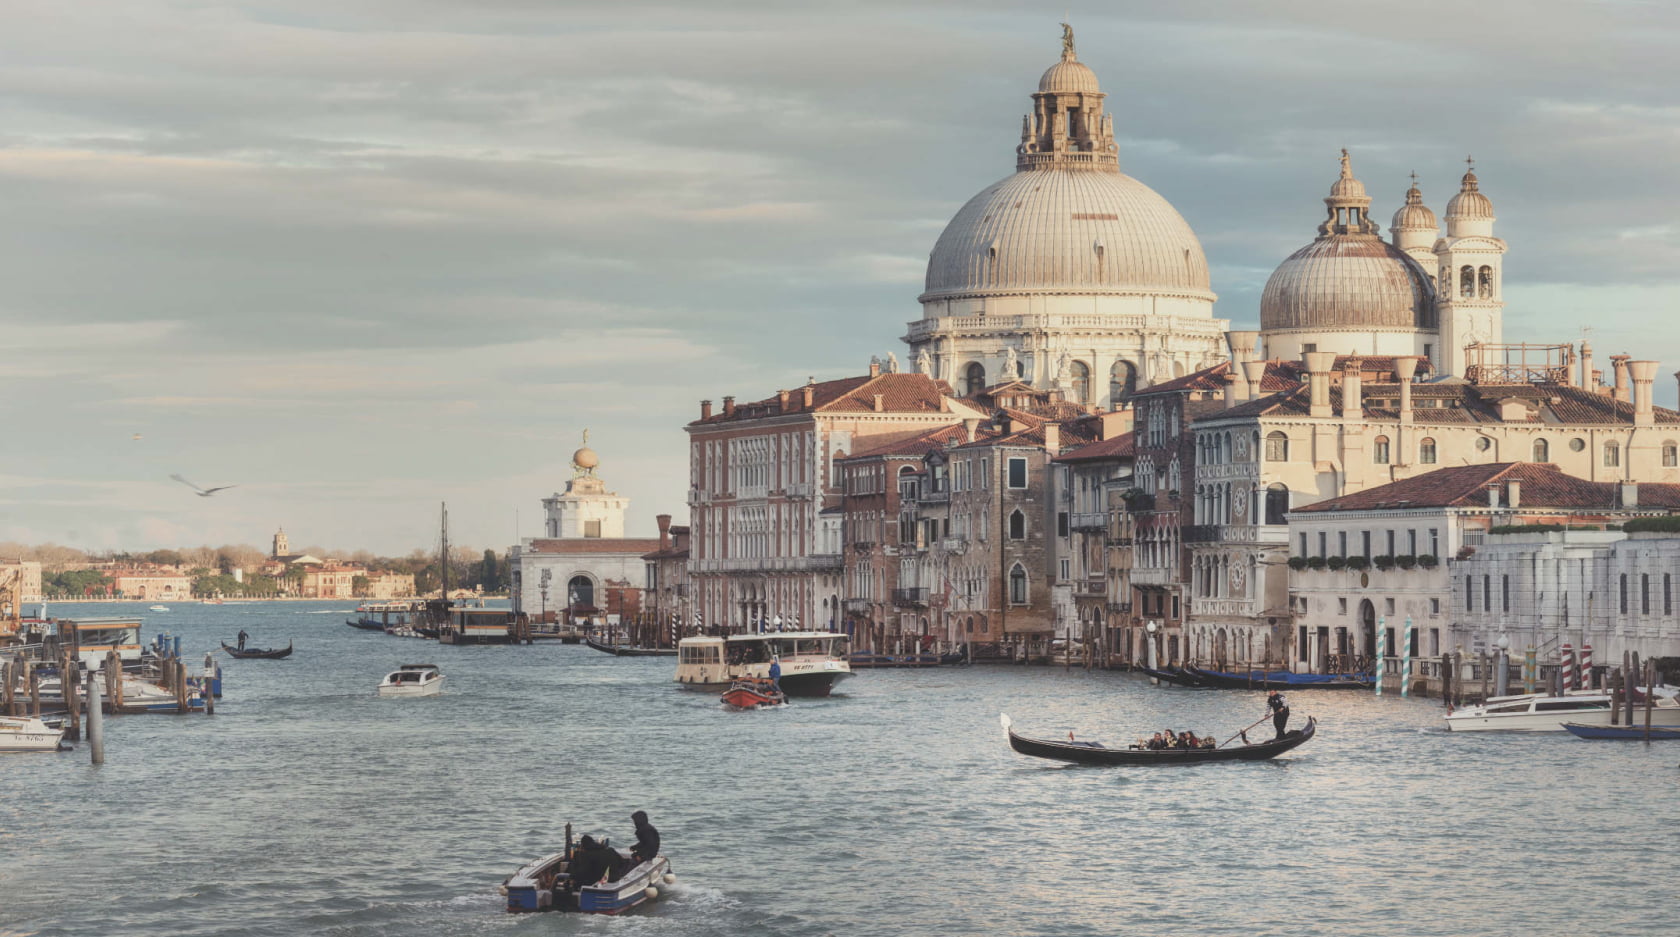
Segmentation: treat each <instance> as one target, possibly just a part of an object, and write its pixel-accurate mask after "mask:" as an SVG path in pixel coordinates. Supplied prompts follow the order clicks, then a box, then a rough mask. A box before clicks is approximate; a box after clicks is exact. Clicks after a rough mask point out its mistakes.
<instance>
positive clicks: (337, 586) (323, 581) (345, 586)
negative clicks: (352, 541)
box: [298, 563, 413, 599]
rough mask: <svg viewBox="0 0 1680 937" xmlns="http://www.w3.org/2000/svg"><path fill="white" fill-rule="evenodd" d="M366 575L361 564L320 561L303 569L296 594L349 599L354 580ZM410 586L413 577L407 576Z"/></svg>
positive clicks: (316, 597)
mask: <svg viewBox="0 0 1680 937" xmlns="http://www.w3.org/2000/svg"><path fill="white" fill-rule="evenodd" d="M365 576H367V569H366V568H365V567H361V566H347V565H341V564H338V563H322V564H321V565H319V566H313V565H312V566H309V567H306V568H305V569H304V571H303V581H302V582H301V583H300V584H299V585H298V595H300V596H302V597H303V598H306V599H349V598H354V597H355V596H356V580H357V579H358V578H362V577H365ZM409 580H410V582H409V584H410V586H412V585H413V577H412V576H411V577H409Z"/></svg>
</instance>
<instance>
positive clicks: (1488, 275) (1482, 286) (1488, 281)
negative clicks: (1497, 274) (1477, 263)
mask: <svg viewBox="0 0 1680 937" xmlns="http://www.w3.org/2000/svg"><path fill="white" fill-rule="evenodd" d="M1476 295H1478V296H1480V297H1481V298H1482V299H1492V298H1493V268H1492V267H1487V266H1484V267H1482V269H1480V270H1478V271H1477V272H1476Z"/></svg>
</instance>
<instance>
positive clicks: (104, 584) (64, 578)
mask: <svg viewBox="0 0 1680 937" xmlns="http://www.w3.org/2000/svg"><path fill="white" fill-rule="evenodd" d="M42 580H43V581H42V587H43V588H44V589H45V590H46V591H48V592H53V593H61V594H64V595H98V594H102V593H104V592H107V591H109V590H110V588H111V585H112V582H111V580H110V579H107V578H106V577H105V574H104V573H102V572H100V571H98V570H96V569H76V570H70V571H68V572H62V573H53V574H52V575H50V576H43V577H42Z"/></svg>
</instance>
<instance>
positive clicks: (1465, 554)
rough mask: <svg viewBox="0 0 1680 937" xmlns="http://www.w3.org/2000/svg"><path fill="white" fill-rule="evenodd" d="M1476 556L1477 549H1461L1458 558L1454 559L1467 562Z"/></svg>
mask: <svg viewBox="0 0 1680 937" xmlns="http://www.w3.org/2000/svg"><path fill="white" fill-rule="evenodd" d="M1475 555H1476V548H1475V547H1459V548H1458V556H1456V557H1454V559H1459V560H1467V559H1469V558H1470V557H1472V556H1475Z"/></svg>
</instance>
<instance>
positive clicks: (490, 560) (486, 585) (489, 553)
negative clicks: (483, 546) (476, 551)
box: [478, 550, 502, 592]
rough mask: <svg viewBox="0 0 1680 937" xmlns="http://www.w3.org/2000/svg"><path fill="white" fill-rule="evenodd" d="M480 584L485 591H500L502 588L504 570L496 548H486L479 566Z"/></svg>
mask: <svg viewBox="0 0 1680 937" xmlns="http://www.w3.org/2000/svg"><path fill="white" fill-rule="evenodd" d="M478 584H479V586H480V587H481V588H482V589H483V590H484V591H485V592H498V591H500V590H501V588H502V570H501V566H500V565H499V564H498V563H497V561H496V551H495V550H485V551H484V559H483V560H482V561H480V563H479V568H478Z"/></svg>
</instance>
